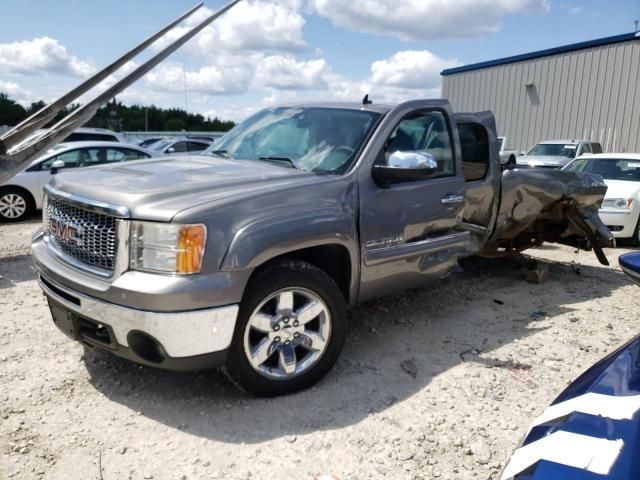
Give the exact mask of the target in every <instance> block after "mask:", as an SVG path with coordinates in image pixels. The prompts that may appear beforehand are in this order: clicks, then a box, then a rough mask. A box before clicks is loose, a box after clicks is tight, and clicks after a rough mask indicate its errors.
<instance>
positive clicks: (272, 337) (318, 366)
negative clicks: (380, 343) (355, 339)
mask: <svg viewBox="0 0 640 480" xmlns="http://www.w3.org/2000/svg"><path fill="white" fill-rule="evenodd" d="M346 318H347V314H346V302H345V299H344V296H343V295H342V293H341V292H340V289H339V288H338V287H337V285H336V284H335V282H334V281H333V280H332V279H331V278H330V277H329V276H328V275H327V274H326V273H325V272H323V271H322V270H320V269H319V268H317V267H315V266H313V265H310V264H308V263H305V262H300V261H288V262H282V263H278V264H274V265H272V266H270V267H267V268H266V269H265V270H263V271H262V272H260V273H258V274H257V275H256V276H255V277H254V279H253V280H252V281H251V282H250V284H249V286H248V287H247V293H246V295H245V298H244V300H243V302H242V305H241V306H240V313H239V315H238V322H237V325H236V330H235V334H234V339H233V342H232V345H231V348H230V351H229V358H228V362H227V367H226V373H227V375H228V376H229V377H230V378H231V380H232V381H234V382H235V383H236V384H237V385H238V386H240V387H241V388H242V389H244V390H246V391H248V392H250V393H252V394H256V395H262V396H277V395H286V394H289V393H294V392H297V391H300V390H304V389H306V388H309V387H311V386H312V385H314V384H315V383H316V382H318V381H319V380H320V379H321V378H322V377H324V376H325V375H326V374H327V373H328V372H329V370H330V369H331V367H332V366H333V364H334V363H335V362H336V360H337V358H338V356H339V354H340V351H341V350H342V346H343V345H344V340H345V337H346Z"/></svg>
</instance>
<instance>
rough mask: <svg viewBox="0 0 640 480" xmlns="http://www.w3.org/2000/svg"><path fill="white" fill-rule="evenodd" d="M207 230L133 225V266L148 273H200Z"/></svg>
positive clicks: (131, 258) (190, 227)
mask: <svg viewBox="0 0 640 480" xmlns="http://www.w3.org/2000/svg"><path fill="white" fill-rule="evenodd" d="M206 240H207V229H206V227H205V226H204V225H201V224H198V225H176V224H173V223H155V222H137V221H134V222H132V225H131V255H130V266H131V268H132V269H133V270H142V271H145V272H156V273H167V274H177V275H188V274H192V273H200V269H201V267H202V258H203V256H204V247H205V242H206Z"/></svg>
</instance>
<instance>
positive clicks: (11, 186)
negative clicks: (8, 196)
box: [0, 185, 36, 208]
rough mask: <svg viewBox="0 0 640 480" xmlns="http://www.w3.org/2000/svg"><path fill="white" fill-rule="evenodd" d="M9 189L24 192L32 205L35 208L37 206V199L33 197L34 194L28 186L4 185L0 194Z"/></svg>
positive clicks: (0, 188) (0, 189)
mask: <svg viewBox="0 0 640 480" xmlns="http://www.w3.org/2000/svg"><path fill="white" fill-rule="evenodd" d="M7 190H18V191H19V192H20V193H23V194H24V195H25V196H26V197H27V200H29V201H30V202H31V206H32V207H33V208H36V199H35V198H33V195H32V194H31V192H30V191H29V190H27V189H26V188H24V187H20V186H18V185H3V186H2V187H0V194H2V193H3V192H5V191H7Z"/></svg>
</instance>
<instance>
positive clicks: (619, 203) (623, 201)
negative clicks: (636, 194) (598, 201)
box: [602, 198, 635, 210]
mask: <svg viewBox="0 0 640 480" xmlns="http://www.w3.org/2000/svg"><path fill="white" fill-rule="evenodd" d="M634 203H635V200H634V199H633V198H606V199H605V200H604V202H602V206H603V207H607V208H615V209H618V210H631V208H633V205H634Z"/></svg>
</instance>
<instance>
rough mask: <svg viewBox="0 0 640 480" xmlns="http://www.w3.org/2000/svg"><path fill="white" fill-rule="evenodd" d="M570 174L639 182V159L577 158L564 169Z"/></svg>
mask: <svg viewBox="0 0 640 480" xmlns="http://www.w3.org/2000/svg"><path fill="white" fill-rule="evenodd" d="M565 170H568V171H570V172H587V173H595V174H598V175H601V176H602V178H604V179H606V180H628V181H630V182H640V159H638V160H622V159H620V160H618V159H615V158H579V159H578V160H575V161H573V162H572V163H570V164H569V165H567V166H566V167H565Z"/></svg>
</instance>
